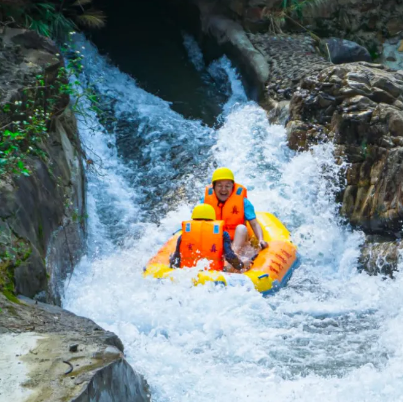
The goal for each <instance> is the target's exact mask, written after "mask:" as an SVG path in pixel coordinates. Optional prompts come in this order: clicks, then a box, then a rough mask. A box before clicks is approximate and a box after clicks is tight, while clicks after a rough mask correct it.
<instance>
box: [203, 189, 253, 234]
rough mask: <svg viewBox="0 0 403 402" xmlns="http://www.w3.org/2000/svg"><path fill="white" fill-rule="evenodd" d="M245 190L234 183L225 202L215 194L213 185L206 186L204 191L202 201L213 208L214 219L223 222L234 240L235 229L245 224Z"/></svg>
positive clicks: (246, 195)
mask: <svg viewBox="0 0 403 402" xmlns="http://www.w3.org/2000/svg"><path fill="white" fill-rule="evenodd" d="M247 197H248V194H247V190H246V188H245V187H244V186H241V185H240V184H237V183H235V184H234V190H233V191H232V194H231V195H230V197H229V198H228V200H227V201H225V203H222V202H221V201H220V200H219V199H218V198H217V196H216V194H215V192H214V189H213V185H212V184H210V185H209V186H207V187H206V191H205V193H204V203H205V204H210V205H211V206H212V207H213V208H214V209H215V215H216V219H219V220H221V219H222V220H223V221H224V222H225V225H224V230H225V231H227V232H228V233H229V235H230V237H231V240H234V235H235V229H236V227H237V226H238V225H244V224H245V208H244V204H243V200H244V198H247Z"/></svg>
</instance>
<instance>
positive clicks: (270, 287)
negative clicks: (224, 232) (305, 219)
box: [144, 212, 299, 295]
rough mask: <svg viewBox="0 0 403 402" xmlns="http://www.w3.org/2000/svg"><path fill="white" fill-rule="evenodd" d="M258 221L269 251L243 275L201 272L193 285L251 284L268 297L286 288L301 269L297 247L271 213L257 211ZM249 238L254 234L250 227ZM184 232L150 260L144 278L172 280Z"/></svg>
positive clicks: (168, 242)
mask: <svg viewBox="0 0 403 402" xmlns="http://www.w3.org/2000/svg"><path fill="white" fill-rule="evenodd" d="M256 218H257V220H258V222H259V224H260V226H261V228H262V231H263V237H264V240H265V241H267V242H268V243H269V248H267V249H264V250H261V251H260V252H259V253H258V254H257V256H256V257H255V259H254V264H253V266H252V268H251V269H250V270H249V271H247V272H244V273H227V272H222V271H212V270H201V271H200V272H198V274H197V278H195V279H194V284H195V285H199V284H205V283H206V282H214V283H215V284H222V285H227V286H235V285H246V286H248V285H250V287H254V288H255V289H256V290H258V291H259V292H260V293H262V294H263V295H269V294H271V293H273V292H275V291H277V290H278V289H280V288H281V287H283V286H284V285H285V284H286V283H287V281H288V279H289V278H290V276H291V274H292V272H293V271H294V269H295V268H296V267H297V266H298V262H299V258H298V254H297V247H296V246H295V245H294V244H293V243H292V241H291V240H290V233H289V232H288V230H287V229H286V227H285V226H284V225H283V224H282V223H281V222H280V221H279V220H278V219H277V218H276V217H275V216H274V215H273V214H270V213H268V212H257V214H256ZM248 231H249V234H250V236H251V237H252V236H253V231H252V229H251V228H250V227H249V225H248ZM181 233H182V231H178V232H177V233H175V234H174V235H173V236H172V237H171V238H170V239H169V240H168V241H167V242H166V243H165V244H164V245H163V246H162V248H161V249H160V250H159V251H158V253H157V254H156V255H155V256H154V257H153V258H151V260H150V261H149V262H148V263H147V265H146V267H145V268H144V276H153V277H154V278H159V279H164V278H169V277H172V273H173V271H175V269H173V268H170V267H169V256H170V254H172V253H173V252H174V251H175V247H176V242H177V239H178V237H179V236H180V234H181Z"/></svg>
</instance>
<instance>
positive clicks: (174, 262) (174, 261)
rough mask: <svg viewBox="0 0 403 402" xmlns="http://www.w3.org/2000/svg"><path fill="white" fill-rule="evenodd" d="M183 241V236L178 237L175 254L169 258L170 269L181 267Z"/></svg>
mask: <svg viewBox="0 0 403 402" xmlns="http://www.w3.org/2000/svg"><path fill="white" fill-rule="evenodd" d="M181 241H182V235H181V236H179V237H178V240H177V242H176V249H175V252H174V253H173V254H172V255H171V256H170V257H169V266H170V268H179V267H180V266H181V253H180V251H179V250H180V246H181Z"/></svg>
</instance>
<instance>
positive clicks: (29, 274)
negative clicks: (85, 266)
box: [0, 28, 150, 402]
mask: <svg viewBox="0 0 403 402" xmlns="http://www.w3.org/2000/svg"><path fill="white" fill-rule="evenodd" d="M58 52H59V50H58V48H57V47H56V46H55V45H54V43H53V42H51V41H50V40H48V39H45V38H43V37H41V36H39V35H37V34H36V33H34V32H31V31H27V30H20V29H9V28H7V29H6V28H3V29H2V30H1V31H0V127H1V132H0V172H1V177H0V349H1V350H2V352H1V354H0V355H1V357H0V400H2V401H3V400H4V401H27V402H28V401H49V402H55V401H80V402H84V401H85V402H89V401H105V402H106V401H139V402H140V401H141V402H143V401H149V400H150V395H149V393H148V388H147V383H146V381H145V380H144V378H143V377H142V376H141V375H139V374H137V373H135V372H134V371H133V369H132V368H131V366H130V365H129V364H128V363H127V362H126V360H125V359H124V355H123V345H122V343H121V341H120V340H119V338H118V337H117V336H116V335H114V334H112V333H110V332H107V331H104V330H103V329H102V328H100V327H99V326H98V325H96V324H95V323H94V322H92V321H91V320H88V319H85V318H81V317H77V316H75V315H74V314H72V313H69V312H67V311H65V310H63V309H61V308H60V307H57V306H55V305H50V304H44V303H41V302H40V301H46V302H48V303H52V304H59V305H60V302H61V296H62V289H63V281H64V280H65V279H66V278H67V277H68V276H69V275H71V273H72V270H73V267H74V265H75V264H76V263H77V261H78V260H79V258H80V257H81V255H82V254H83V252H84V251H85V242H84V240H85V239H84V235H85V178H84V169H83V163H82V160H83V157H84V156H85V155H84V152H83V150H82V149H81V146H80V141H79V136H78V132H77V125H76V120H75V116H74V113H73V111H72V110H71V108H70V106H69V96H68V91H69V87H68V85H67V77H66V75H65V74H64V72H65V69H64V61H63V58H62V57H61V56H60V55H59V53H58ZM18 294H19V295H24V296H28V297H30V298H32V297H33V298H35V301H33V300H32V299H29V298H26V297H21V296H19V298H16V295H18Z"/></svg>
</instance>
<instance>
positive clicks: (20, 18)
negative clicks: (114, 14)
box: [0, 0, 106, 41]
mask: <svg viewBox="0 0 403 402" xmlns="http://www.w3.org/2000/svg"><path fill="white" fill-rule="evenodd" d="M0 16H2V17H3V18H2V19H3V21H2V22H3V23H6V24H11V25H14V26H19V27H24V28H29V29H32V30H34V31H37V32H38V33H39V34H41V35H44V36H49V37H51V38H53V39H55V40H59V41H63V40H65V39H66V38H67V37H68V33H69V32H71V31H75V30H77V29H78V26H83V27H86V28H94V29H96V28H102V27H104V26H105V23H106V17H105V15H104V14H103V12H102V11H99V10H96V9H94V8H93V7H92V0H76V1H74V0H29V1H27V2H26V3H24V5H22V6H21V4H18V3H16V4H15V5H10V4H8V5H2V4H1V1H0Z"/></svg>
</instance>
